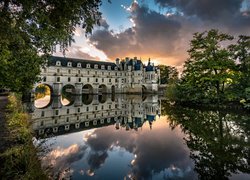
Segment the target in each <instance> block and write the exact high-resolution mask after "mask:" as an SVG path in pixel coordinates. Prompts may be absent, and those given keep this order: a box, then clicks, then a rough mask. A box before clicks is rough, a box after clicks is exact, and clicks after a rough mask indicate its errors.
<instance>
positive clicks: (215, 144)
mask: <svg viewBox="0 0 250 180" xmlns="http://www.w3.org/2000/svg"><path fill="white" fill-rule="evenodd" d="M162 107H163V108H162V114H166V115H168V117H169V121H170V126H171V127H172V128H173V129H174V128H175V127H177V126H180V127H181V129H182V131H183V132H184V133H185V134H186V135H187V136H186V138H185V141H186V143H187V146H188V147H189V149H190V152H191V154H190V157H191V158H192V159H193V160H194V162H195V171H196V172H197V173H198V174H199V179H228V178H229V177H230V176H231V175H232V174H235V173H239V172H241V173H250V165H249V164H250V142H249V137H250V136H249V135H250V116H249V114H248V115H247V114H239V113H233V112H228V111H223V110H200V109H192V108H187V107H176V106H171V105H168V104H167V103H164V105H162Z"/></svg>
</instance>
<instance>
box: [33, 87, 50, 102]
mask: <svg viewBox="0 0 250 180" xmlns="http://www.w3.org/2000/svg"><path fill="white" fill-rule="evenodd" d="M50 94H51V92H50V88H49V87H48V86H47V85H44V84H40V85H38V86H37V87H36V90H35V100H37V99H40V98H43V97H45V96H46V95H50Z"/></svg>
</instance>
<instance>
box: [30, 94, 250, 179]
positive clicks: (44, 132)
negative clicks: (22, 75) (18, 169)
mask: <svg viewBox="0 0 250 180" xmlns="http://www.w3.org/2000/svg"><path fill="white" fill-rule="evenodd" d="M46 101H47V104H46ZM35 105H36V107H35V108H32V113H31V115H32V122H33V129H34V130H35V132H36V133H37V136H36V138H37V142H36V143H38V142H41V143H42V146H43V148H44V150H45V151H44V152H43V153H41V154H39V155H40V157H41V159H42V165H43V167H44V168H48V171H49V172H50V174H51V176H52V177H53V178H54V179H63V178H65V179H114V180H116V179H235V180H249V179H250V164H249V163H250V142H249V135H250V115H249V114H246V113H239V112H233V111H231V110H230V111H219V110H216V111H215V110H200V109H192V108H187V107H186V108H184V107H176V106H173V105H169V104H167V103H166V102H165V101H164V100H163V98H161V97H158V96H129V95H116V96H114V95H113V96H112V95H102V96H101V95H99V96H90V95H85V96H76V97H68V96H67V97H64V99H62V98H60V97H59V98H58V97H55V98H50V97H47V96H45V97H43V98H41V99H40V100H39V99H38V100H36V102H35Z"/></svg>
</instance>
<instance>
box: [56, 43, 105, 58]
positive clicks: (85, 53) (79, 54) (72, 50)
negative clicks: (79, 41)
mask: <svg viewBox="0 0 250 180" xmlns="http://www.w3.org/2000/svg"><path fill="white" fill-rule="evenodd" d="M89 51H90V50H89V49H88V48H87V47H82V46H77V45H72V46H70V47H69V48H68V50H67V51H66V52H65V56H66V57H71V58H80V59H88V60H100V58H99V57H98V56H91V55H90V52H89ZM54 55H55V56H63V54H62V53H61V52H56V53H54Z"/></svg>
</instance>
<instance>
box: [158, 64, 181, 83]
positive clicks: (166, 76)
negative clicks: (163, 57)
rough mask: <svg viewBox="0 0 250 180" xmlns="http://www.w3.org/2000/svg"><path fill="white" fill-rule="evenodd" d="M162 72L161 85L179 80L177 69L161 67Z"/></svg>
mask: <svg viewBox="0 0 250 180" xmlns="http://www.w3.org/2000/svg"><path fill="white" fill-rule="evenodd" d="M158 67H159V68H160V72H161V74H160V75H161V84H171V83H173V82H175V81H176V80H177V79H178V71H177V69H176V68H175V67H172V66H166V65H159V66H158Z"/></svg>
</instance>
